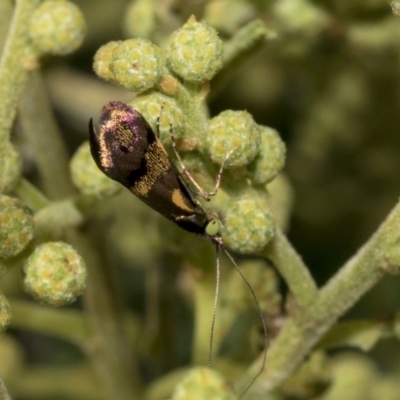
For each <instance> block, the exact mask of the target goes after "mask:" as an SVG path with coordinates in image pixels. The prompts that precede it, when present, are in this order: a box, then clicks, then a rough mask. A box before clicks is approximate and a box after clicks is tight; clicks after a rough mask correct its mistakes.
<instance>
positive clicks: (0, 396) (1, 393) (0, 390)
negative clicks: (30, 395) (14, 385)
mask: <svg viewBox="0 0 400 400" xmlns="http://www.w3.org/2000/svg"><path fill="white" fill-rule="evenodd" d="M0 400H11V397H10V396H9V394H8V392H7V388H6V387H5V385H4V383H3V381H2V379H1V378H0Z"/></svg>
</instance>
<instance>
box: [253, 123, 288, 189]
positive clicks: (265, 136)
mask: <svg viewBox="0 0 400 400" xmlns="http://www.w3.org/2000/svg"><path fill="white" fill-rule="evenodd" d="M260 132H261V144H260V148H259V151H258V154H257V155H256V158H255V159H254V160H253V161H252V162H251V164H250V165H249V166H248V168H249V170H250V171H251V172H252V179H253V181H254V182H255V183H258V184H266V183H268V182H270V181H272V179H274V178H275V176H276V175H278V173H279V172H280V171H281V170H282V168H283V167H284V165H285V159H286V146H285V143H283V141H282V139H281V138H280V136H279V134H278V132H277V131H276V130H275V129H272V128H268V127H267V126H262V127H260Z"/></svg>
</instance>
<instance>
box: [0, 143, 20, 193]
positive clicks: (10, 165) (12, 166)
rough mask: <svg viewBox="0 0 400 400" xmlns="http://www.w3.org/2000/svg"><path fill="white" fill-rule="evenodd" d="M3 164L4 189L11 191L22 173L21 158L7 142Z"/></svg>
mask: <svg viewBox="0 0 400 400" xmlns="http://www.w3.org/2000/svg"><path fill="white" fill-rule="evenodd" d="M4 161H5V162H4V163H1V162H0V164H3V165H4V171H3V173H4V191H5V192H11V191H12V190H13V189H14V188H15V186H16V184H17V183H18V181H19V178H20V177H21V174H22V160H21V157H20V155H19V153H18V151H17V150H16V149H15V147H14V146H13V145H12V144H11V143H10V142H8V143H7V144H6V151H5V160H4Z"/></svg>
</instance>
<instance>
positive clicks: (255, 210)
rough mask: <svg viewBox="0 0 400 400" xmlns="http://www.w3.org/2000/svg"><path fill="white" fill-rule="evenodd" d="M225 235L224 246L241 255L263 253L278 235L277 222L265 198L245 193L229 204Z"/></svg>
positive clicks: (225, 218) (251, 192)
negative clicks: (276, 234) (276, 232)
mask: <svg viewBox="0 0 400 400" xmlns="http://www.w3.org/2000/svg"><path fill="white" fill-rule="evenodd" d="M222 228H223V229H222V231H223V232H222V233H223V238H224V243H225V244H226V245H227V246H229V247H230V248H231V249H232V250H235V251H237V252H238V253H243V254H251V253H255V252H257V251H260V250H261V249H263V248H264V247H265V246H266V245H267V243H268V242H269V241H270V240H271V239H272V238H273V237H274V235H275V219H274V216H273V214H272V211H271V209H270V207H269V205H268V203H267V200H266V197H265V196H264V195H260V194H258V193H257V192H256V191H246V192H244V193H243V194H242V195H239V196H237V197H234V198H233V199H232V200H231V201H230V202H228V204H227V207H226V210H225V215H224V220H223V227H222Z"/></svg>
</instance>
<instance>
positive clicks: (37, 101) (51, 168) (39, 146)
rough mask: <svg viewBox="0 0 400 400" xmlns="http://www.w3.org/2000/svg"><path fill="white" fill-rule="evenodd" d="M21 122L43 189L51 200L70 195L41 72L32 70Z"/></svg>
mask: <svg viewBox="0 0 400 400" xmlns="http://www.w3.org/2000/svg"><path fill="white" fill-rule="evenodd" d="M39 116H40V117H39ZM20 121H21V125H22V127H23V130H24V133H25V135H26V138H27V140H28V142H29V143H30V144H31V146H32V147H33V150H34V152H35V162H36V165H37V167H38V170H39V174H40V177H41V181H42V184H43V190H44V192H45V193H46V195H47V196H49V197H50V198H52V199H61V198H64V197H66V196H69V195H70V194H71V193H73V186H72V183H71V180H70V177H69V168H68V154H67V150H66V148H65V144H64V142H63V140H62V137H61V132H60V131H59V129H58V126H57V123H56V121H55V119H54V116H53V113H52V111H51V106H50V102H49V100H48V98H47V93H46V90H45V88H44V83H43V79H42V76H41V73H40V71H34V72H32V74H31V77H30V79H29V80H28V82H27V85H26V89H25V92H24V94H23V96H22V97H21V99H20Z"/></svg>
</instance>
